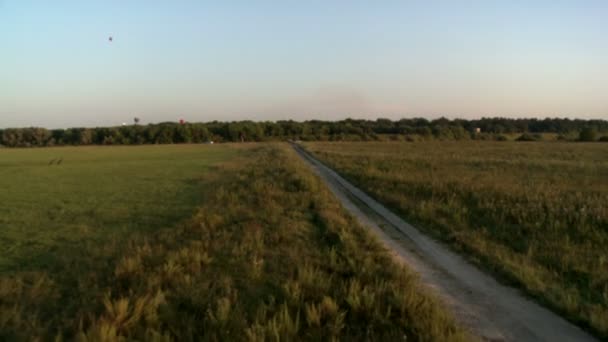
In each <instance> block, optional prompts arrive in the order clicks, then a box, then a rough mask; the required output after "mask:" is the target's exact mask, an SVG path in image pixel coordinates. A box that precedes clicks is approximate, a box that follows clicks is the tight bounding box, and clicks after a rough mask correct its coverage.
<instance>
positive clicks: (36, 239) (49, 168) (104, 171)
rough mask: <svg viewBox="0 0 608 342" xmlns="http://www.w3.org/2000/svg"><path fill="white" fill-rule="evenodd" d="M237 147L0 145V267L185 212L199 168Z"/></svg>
mask: <svg viewBox="0 0 608 342" xmlns="http://www.w3.org/2000/svg"><path fill="white" fill-rule="evenodd" d="M236 154H237V153H236V149H234V148H231V147H230V146H229V145H221V146H219V145H218V146H209V145H180V146H142V147H62V148H40V149H0V189H2V191H0V203H2V205H0V227H2V228H1V229H2V233H1V235H0V250H2V251H3V252H2V253H0V272H6V271H11V270H14V271H17V270H21V271H23V270H29V269H33V270H34V269H39V268H41V267H50V266H52V265H53V263H54V261H53V258H55V257H56V253H54V251H56V250H57V249H59V248H60V249H65V248H80V247H81V246H83V242H86V241H91V240H95V241H99V240H108V239H114V238H116V239H120V238H121V237H123V236H124V235H125V234H126V233H129V232H133V231H154V230H155V229H158V228H160V227H165V226H167V225H170V224H172V223H175V222H176V221H179V220H182V219H184V218H188V217H189V216H190V215H191V214H192V212H193V211H194V209H195V208H196V206H197V204H198V203H199V201H200V198H201V193H202V192H203V191H204V189H201V188H200V186H199V184H198V183H199V178H200V177H201V175H202V174H204V173H206V172H208V171H209V168H210V167H211V166H213V165H215V164H218V163H219V162H222V161H225V160H228V159H230V158H233V157H235V156H236ZM59 160H61V162H59Z"/></svg>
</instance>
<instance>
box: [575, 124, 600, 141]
mask: <svg viewBox="0 0 608 342" xmlns="http://www.w3.org/2000/svg"><path fill="white" fill-rule="evenodd" d="M596 139H597V131H596V130H595V128H591V127H585V128H583V130H582V131H581V133H580V135H579V136H578V140H579V141H595V140H596Z"/></svg>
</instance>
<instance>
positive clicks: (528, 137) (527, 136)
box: [515, 133, 542, 141]
mask: <svg viewBox="0 0 608 342" xmlns="http://www.w3.org/2000/svg"><path fill="white" fill-rule="evenodd" d="M515 140H516V141H539V140H542V137H541V136H540V135H539V134H530V133H524V134H522V135H520V136H519V137H518V138H517V139H515Z"/></svg>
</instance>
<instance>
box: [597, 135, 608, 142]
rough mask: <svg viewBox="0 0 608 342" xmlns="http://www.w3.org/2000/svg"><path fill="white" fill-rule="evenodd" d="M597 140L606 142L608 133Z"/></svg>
mask: <svg viewBox="0 0 608 342" xmlns="http://www.w3.org/2000/svg"><path fill="white" fill-rule="evenodd" d="M599 141H602V142H608V135H604V136H603V137H601V138H600V140H599Z"/></svg>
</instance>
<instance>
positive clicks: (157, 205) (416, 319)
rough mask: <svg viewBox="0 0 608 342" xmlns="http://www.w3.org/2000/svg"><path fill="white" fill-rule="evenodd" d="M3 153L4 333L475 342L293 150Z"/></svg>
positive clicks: (0, 280) (0, 296) (0, 329)
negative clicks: (53, 161)
mask: <svg viewBox="0 0 608 342" xmlns="http://www.w3.org/2000/svg"><path fill="white" fill-rule="evenodd" d="M55 158H63V161H62V163H61V164H59V165H57V164H56V163H53V165H49V162H50V160H52V159H55ZM0 160H1V163H2V164H1V165H0V170H1V172H2V189H8V191H5V192H3V193H2V196H3V197H2V202H0V203H2V204H1V206H0V208H1V209H0V210H2V220H3V221H2V228H3V229H2V230H1V231H0V237H1V238H2V241H3V242H2V243H3V246H2V249H0V250H1V251H2V252H0V255H1V257H2V260H3V261H4V263H3V269H2V270H1V271H0V340H3V341H4V340H9V341H12V340H17V341H21V340H23V341H26V340H55V341H61V340H77V341H121V340H142V341H171V340H175V341H191V340H207V341H228V340H230V341H267V340H273V341H274V340H285V341H291V340H311V341H319V340H334V339H344V340H361V339H365V340H378V341H386V340H404V339H405V338H407V340H408V341H409V340H412V341H463V340H468V339H469V338H468V336H467V335H466V333H465V332H464V331H463V330H462V329H461V328H460V327H458V326H457V325H456V324H455V323H454V321H453V319H452V317H451V316H450V314H448V313H446V312H445V311H444V309H443V307H442V304H441V303H439V302H438V301H437V300H436V299H434V297H433V296H432V295H430V294H429V293H427V290H425V289H424V288H423V287H421V286H420V284H419V283H418V280H417V278H416V276H415V275H413V274H412V273H411V272H409V271H408V270H407V269H404V268H403V267H402V266H399V265H398V264H397V263H395V262H394V261H393V259H392V257H391V256H390V255H389V254H388V253H387V251H386V250H385V249H384V248H383V247H381V245H380V243H379V242H377V241H376V240H375V239H374V238H372V237H371V236H370V235H369V233H368V232H367V231H366V230H365V229H364V228H363V227H360V226H359V225H358V224H357V223H356V222H355V221H354V219H353V218H351V217H350V216H348V215H347V214H346V213H345V212H344V211H343V209H342V208H341V207H340V204H339V203H338V202H337V201H336V199H335V198H334V197H333V196H332V195H331V194H330V192H329V191H328V190H327V189H326V188H325V187H324V186H323V185H322V184H321V182H320V181H319V180H318V179H317V178H316V177H315V176H313V175H312V173H311V172H310V170H309V169H308V168H307V167H306V166H305V165H304V164H303V162H302V161H300V160H299V159H298V157H297V156H296V155H295V153H294V151H293V150H292V149H291V147H289V146H287V145H280V144H273V145H268V144H242V145H233V146H230V145H215V146H187V145H180V146H147V147H106V148H100V147H93V148H88V147H79V148H51V149H31V150H0ZM5 227H7V229H4V228H5ZM4 247H7V248H4Z"/></svg>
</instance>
